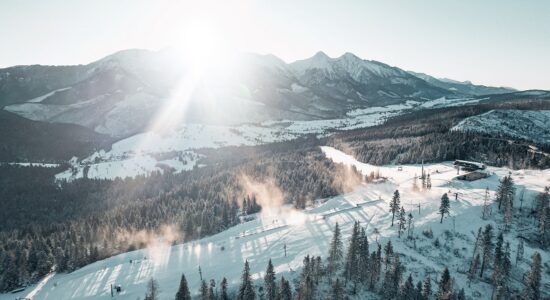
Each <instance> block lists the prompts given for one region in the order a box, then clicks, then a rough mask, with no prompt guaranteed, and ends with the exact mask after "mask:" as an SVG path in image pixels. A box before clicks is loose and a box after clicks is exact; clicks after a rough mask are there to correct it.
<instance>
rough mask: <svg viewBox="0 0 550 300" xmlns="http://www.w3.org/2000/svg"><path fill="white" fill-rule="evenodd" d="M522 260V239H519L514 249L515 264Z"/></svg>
mask: <svg viewBox="0 0 550 300" xmlns="http://www.w3.org/2000/svg"><path fill="white" fill-rule="evenodd" d="M522 260H523V239H519V243H518V249H517V250H516V266H517V265H518V262H520V261H522Z"/></svg>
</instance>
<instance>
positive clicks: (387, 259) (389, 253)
mask: <svg viewBox="0 0 550 300" xmlns="http://www.w3.org/2000/svg"><path fill="white" fill-rule="evenodd" d="M384 255H385V256H384V263H385V264H386V270H388V267H389V266H390V264H391V261H392V257H393V246H392V244H391V240H389V241H388V242H387V243H386V246H384Z"/></svg>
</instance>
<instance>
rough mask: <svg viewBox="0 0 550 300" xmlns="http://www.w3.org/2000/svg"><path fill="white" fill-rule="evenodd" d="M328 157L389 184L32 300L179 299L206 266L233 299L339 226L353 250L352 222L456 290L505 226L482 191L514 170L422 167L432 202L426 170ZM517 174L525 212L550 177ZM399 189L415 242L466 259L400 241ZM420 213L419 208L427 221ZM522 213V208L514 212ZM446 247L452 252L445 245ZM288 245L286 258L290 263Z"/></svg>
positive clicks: (286, 268)
mask: <svg viewBox="0 0 550 300" xmlns="http://www.w3.org/2000/svg"><path fill="white" fill-rule="evenodd" d="M322 150H323V152H324V153H325V154H326V155H327V157H329V158H331V159H332V160H334V161H335V162H341V163H344V164H347V165H355V166H356V167H357V169H358V170H359V171H361V172H362V173H363V174H369V173H370V172H372V171H376V170H379V172H380V174H381V176H385V177H388V181H386V182H385V183H380V184H362V185H360V186H358V187H357V188H356V189H355V190H354V191H353V192H350V193H347V194H344V195H341V196H337V197H333V198H330V199H324V200H319V201H317V202H316V203H317V204H316V205H315V207H313V208H310V209H308V210H306V211H303V212H302V211H295V210H292V209H288V210H286V211H287V212H286V213H284V214H281V215H278V216H270V217H266V218H261V217H260V218H258V219H256V220H253V221H249V222H246V223H243V224H240V225H237V226H235V227H232V228H229V229H228V230H226V231H224V232H221V233H219V234H216V235H214V236H211V237H208V238H204V239H201V240H199V241H196V242H189V243H186V244H182V245H176V246H172V247H168V246H165V247H159V246H155V247H150V248H149V249H143V250H138V251H133V252H129V253H124V254H121V255H117V256H114V257H111V258H108V259H106V260H103V261H98V262H96V263H93V264H90V265H88V266H86V267H84V268H82V269H79V270H76V271H74V272H72V273H70V274H56V275H55V276H53V278H52V279H51V280H49V281H48V282H47V283H46V284H45V285H44V286H43V288H42V289H41V290H39V291H36V290H35V293H36V294H35V297H34V298H33V299H56V300H57V299H103V298H105V299H106V298H109V297H110V285H111V284H113V285H114V284H120V285H122V288H123V292H122V293H121V294H119V295H116V298H117V299H132V300H134V299H136V298H137V297H141V298H143V295H144V294H145V291H146V282H147V280H149V279H150V278H152V277H154V278H155V279H156V280H158V282H159V286H160V299H173V297H174V295H175V293H176V290H177V287H178V285H179V280H180V276H181V273H185V275H186V277H187V280H188V283H189V287H190V290H191V292H192V293H194V294H196V293H197V292H198V290H199V284H200V280H199V274H198V268H199V265H200V267H201V269H202V274H203V277H204V278H205V279H210V278H214V279H215V280H216V281H217V282H218V283H219V282H220V280H221V279H222V277H227V278H228V279H229V280H230V281H229V284H230V289H231V290H234V289H235V288H237V285H238V280H239V278H240V273H241V270H242V266H243V263H244V261H245V260H248V261H249V262H250V268H251V272H252V273H253V277H254V279H259V278H260V277H262V276H263V275H264V273H263V272H264V270H265V267H266V264H267V261H268V260H269V259H272V261H273V264H274V266H275V271H276V272H277V273H278V276H280V275H281V274H282V275H284V276H285V277H286V278H294V277H295V276H297V275H298V274H299V269H300V267H301V265H302V260H303V257H304V256H305V255H308V254H309V255H322V256H323V257H326V254H327V247H328V243H329V241H330V237H331V235H332V230H333V228H334V225H335V224H336V222H338V223H339V225H340V226H341V228H342V233H343V238H344V241H347V239H348V238H349V235H350V232H351V228H352V226H353V222H355V221H359V222H360V223H361V226H363V227H366V228H367V233H368V236H369V241H370V244H371V251H372V250H373V249H374V248H375V245H376V240H378V241H381V242H383V243H385V241H386V240H387V239H388V238H391V239H392V243H394V247H395V249H396V251H399V252H401V253H405V254H406V255H407V256H406V257H403V262H404V264H405V266H406V267H407V274H408V273H413V276H417V278H415V279H421V278H423V276H424V275H425V274H426V273H425V272H426V270H432V271H433V273H431V276H432V278H433V279H435V277H436V276H437V275H438V274H440V273H441V270H442V269H443V268H444V266H448V267H449V269H451V270H453V273H452V274H453V276H454V277H455V279H456V282H457V284H459V285H460V286H463V287H465V286H466V277H465V274H462V273H459V272H457V270H458V269H463V268H464V266H465V265H467V263H465V261H466V259H469V258H470V256H471V245H472V243H473V236H472V232H474V231H475V232H476V231H477V228H478V227H480V226H484V225H485V224H486V223H492V224H493V225H494V226H495V227H496V228H498V227H499V226H500V225H498V224H495V223H494V221H484V220H482V219H481V218H480V216H481V205H482V204H483V195H484V190H485V188H486V187H488V188H489V189H490V190H491V199H492V198H493V193H494V191H495V190H496V188H497V186H498V180H499V178H500V177H501V176H504V175H507V174H508V172H510V171H511V170H509V169H506V168H493V167H489V168H488V171H489V172H491V173H492V174H493V175H492V176H490V177H489V178H486V179H482V180H478V181H474V182H463V181H457V180H454V179H453V178H454V177H455V176H456V170H455V169H454V168H453V166H452V164H451V163H450V162H448V163H439V164H428V165H425V170H426V171H427V172H428V173H429V174H430V175H431V178H432V184H433V188H432V189H431V191H428V192H413V191H412V188H411V187H412V178H413V177H414V176H415V175H418V174H420V173H421V166H420V165H404V166H402V171H398V167H397V166H386V167H377V166H372V165H369V164H363V163H360V162H357V161H356V160H355V159H354V158H353V157H351V156H349V155H346V154H344V153H342V152H340V151H338V150H336V149H333V148H331V147H322ZM511 172H512V176H513V178H514V180H515V182H516V186H517V188H518V191H520V190H522V189H525V199H526V202H525V204H524V206H530V205H531V201H532V199H533V198H534V195H535V194H536V192H539V191H541V190H542V189H543V187H544V186H545V185H549V184H550V170H544V171H538V170H518V171H513V170H512V171H511ZM395 189H399V190H400V192H401V195H402V196H401V201H402V202H401V203H402V205H403V206H404V207H405V209H406V210H407V213H408V212H411V213H412V214H413V216H414V220H415V233H416V234H417V235H421V234H420V232H421V231H422V230H425V229H427V228H431V229H432V230H433V231H434V234H435V236H438V235H440V234H441V233H442V232H443V231H444V230H453V228H454V229H455V230H456V231H457V232H459V233H461V234H463V235H464V236H465V238H466V240H460V239H455V240H454V241H453V242H452V243H453V244H452V245H450V247H452V248H457V249H458V251H459V252H460V254H461V255H462V256H463V258H457V257H455V256H454V255H452V252H451V254H450V255H448V256H441V253H440V252H439V251H432V252H428V253H425V254H422V255H421V254H420V252H417V251H416V250H412V248H406V247H407V246H406V242H405V240H404V239H401V240H400V239H398V238H397V232H396V227H397V226H394V227H391V226H390V223H391V214H390V213H389V211H388V207H389V205H388V201H389V199H391V196H392V193H393V191H394V190H395ZM445 192H450V193H451V197H450V198H451V212H450V215H451V216H450V217H446V218H445V220H444V221H443V224H440V223H439V221H440V215H439V214H438V207H439V202H440V201H439V199H440V197H441V195H442V194H443V193H445ZM455 192H458V193H459V197H458V201H456V200H455V198H454V196H453V195H454V193H455ZM418 204H420V205H421V212H420V213H419V212H418ZM516 205H518V206H519V204H517V203H516ZM453 220H454V222H453ZM453 224H454V226H453ZM375 228H376V229H378V231H379V232H380V234H379V235H375V234H374V233H373V232H374V229H375ZM516 234H517V233H516V232H513V231H512V232H510V233H508V234H506V235H505V239H506V240H508V241H510V242H511V248H512V249H515V248H516V242H517V240H516V239H515V235H516ZM440 238H441V236H440ZM430 242H431V241H430ZM441 243H447V242H446V241H444V240H441ZM285 245H286V249H287V256H285V254H284V246H285ZM222 247H224V250H222ZM408 247H412V246H411V245H409V246H408ZM418 247H419V249H420V248H422V247H426V246H425V245H424V244H422V242H421V241H420V240H419V244H418ZM419 251H420V250H419ZM532 253H533V249H531V248H530V247H529V246H527V245H526V249H525V257H526V258H530V256H531V255H532ZM542 256H543V257H542V259H543V261H548V259H550V256H549V255H548V253H547V252H543V253H542ZM130 260H132V263H130ZM520 267H523V268H527V267H528V264H527V263H523V264H520ZM548 277H549V276H548V275H547V274H543V282H548V280H550V278H548ZM260 283H261V281H258V284H260ZM31 290H33V287H29V288H28V289H27V291H25V292H22V293H19V294H17V295H13V294H4V295H0V300H7V299H10V300H11V299H14V298H15V297H18V296H26V295H27V294H28V293H29V292H30V291H31ZM472 290H475V291H478V292H480V293H482V295H490V293H491V288H490V287H489V285H487V284H486V283H480V282H478V283H474V284H472V287H471V288H470V291H472ZM358 297H359V296H358ZM357 299H360V298H357ZM481 299H487V298H483V297H481Z"/></svg>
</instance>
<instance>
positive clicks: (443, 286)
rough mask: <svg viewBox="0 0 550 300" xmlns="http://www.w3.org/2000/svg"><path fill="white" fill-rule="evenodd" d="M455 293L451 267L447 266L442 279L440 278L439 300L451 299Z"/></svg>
mask: <svg viewBox="0 0 550 300" xmlns="http://www.w3.org/2000/svg"><path fill="white" fill-rule="evenodd" d="M452 295H453V282H452V279H451V274H450V273H449V269H448V268H446V267H445V270H443V274H442V275H441V279H440V280H439V287H438V289H437V299H438V300H449V299H451V296H452Z"/></svg>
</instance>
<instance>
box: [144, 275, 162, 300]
mask: <svg viewBox="0 0 550 300" xmlns="http://www.w3.org/2000/svg"><path fill="white" fill-rule="evenodd" d="M158 293H159V284H158V282H157V281H156V280H155V279H154V278H151V279H149V281H148V282H147V293H145V300H158Z"/></svg>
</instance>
